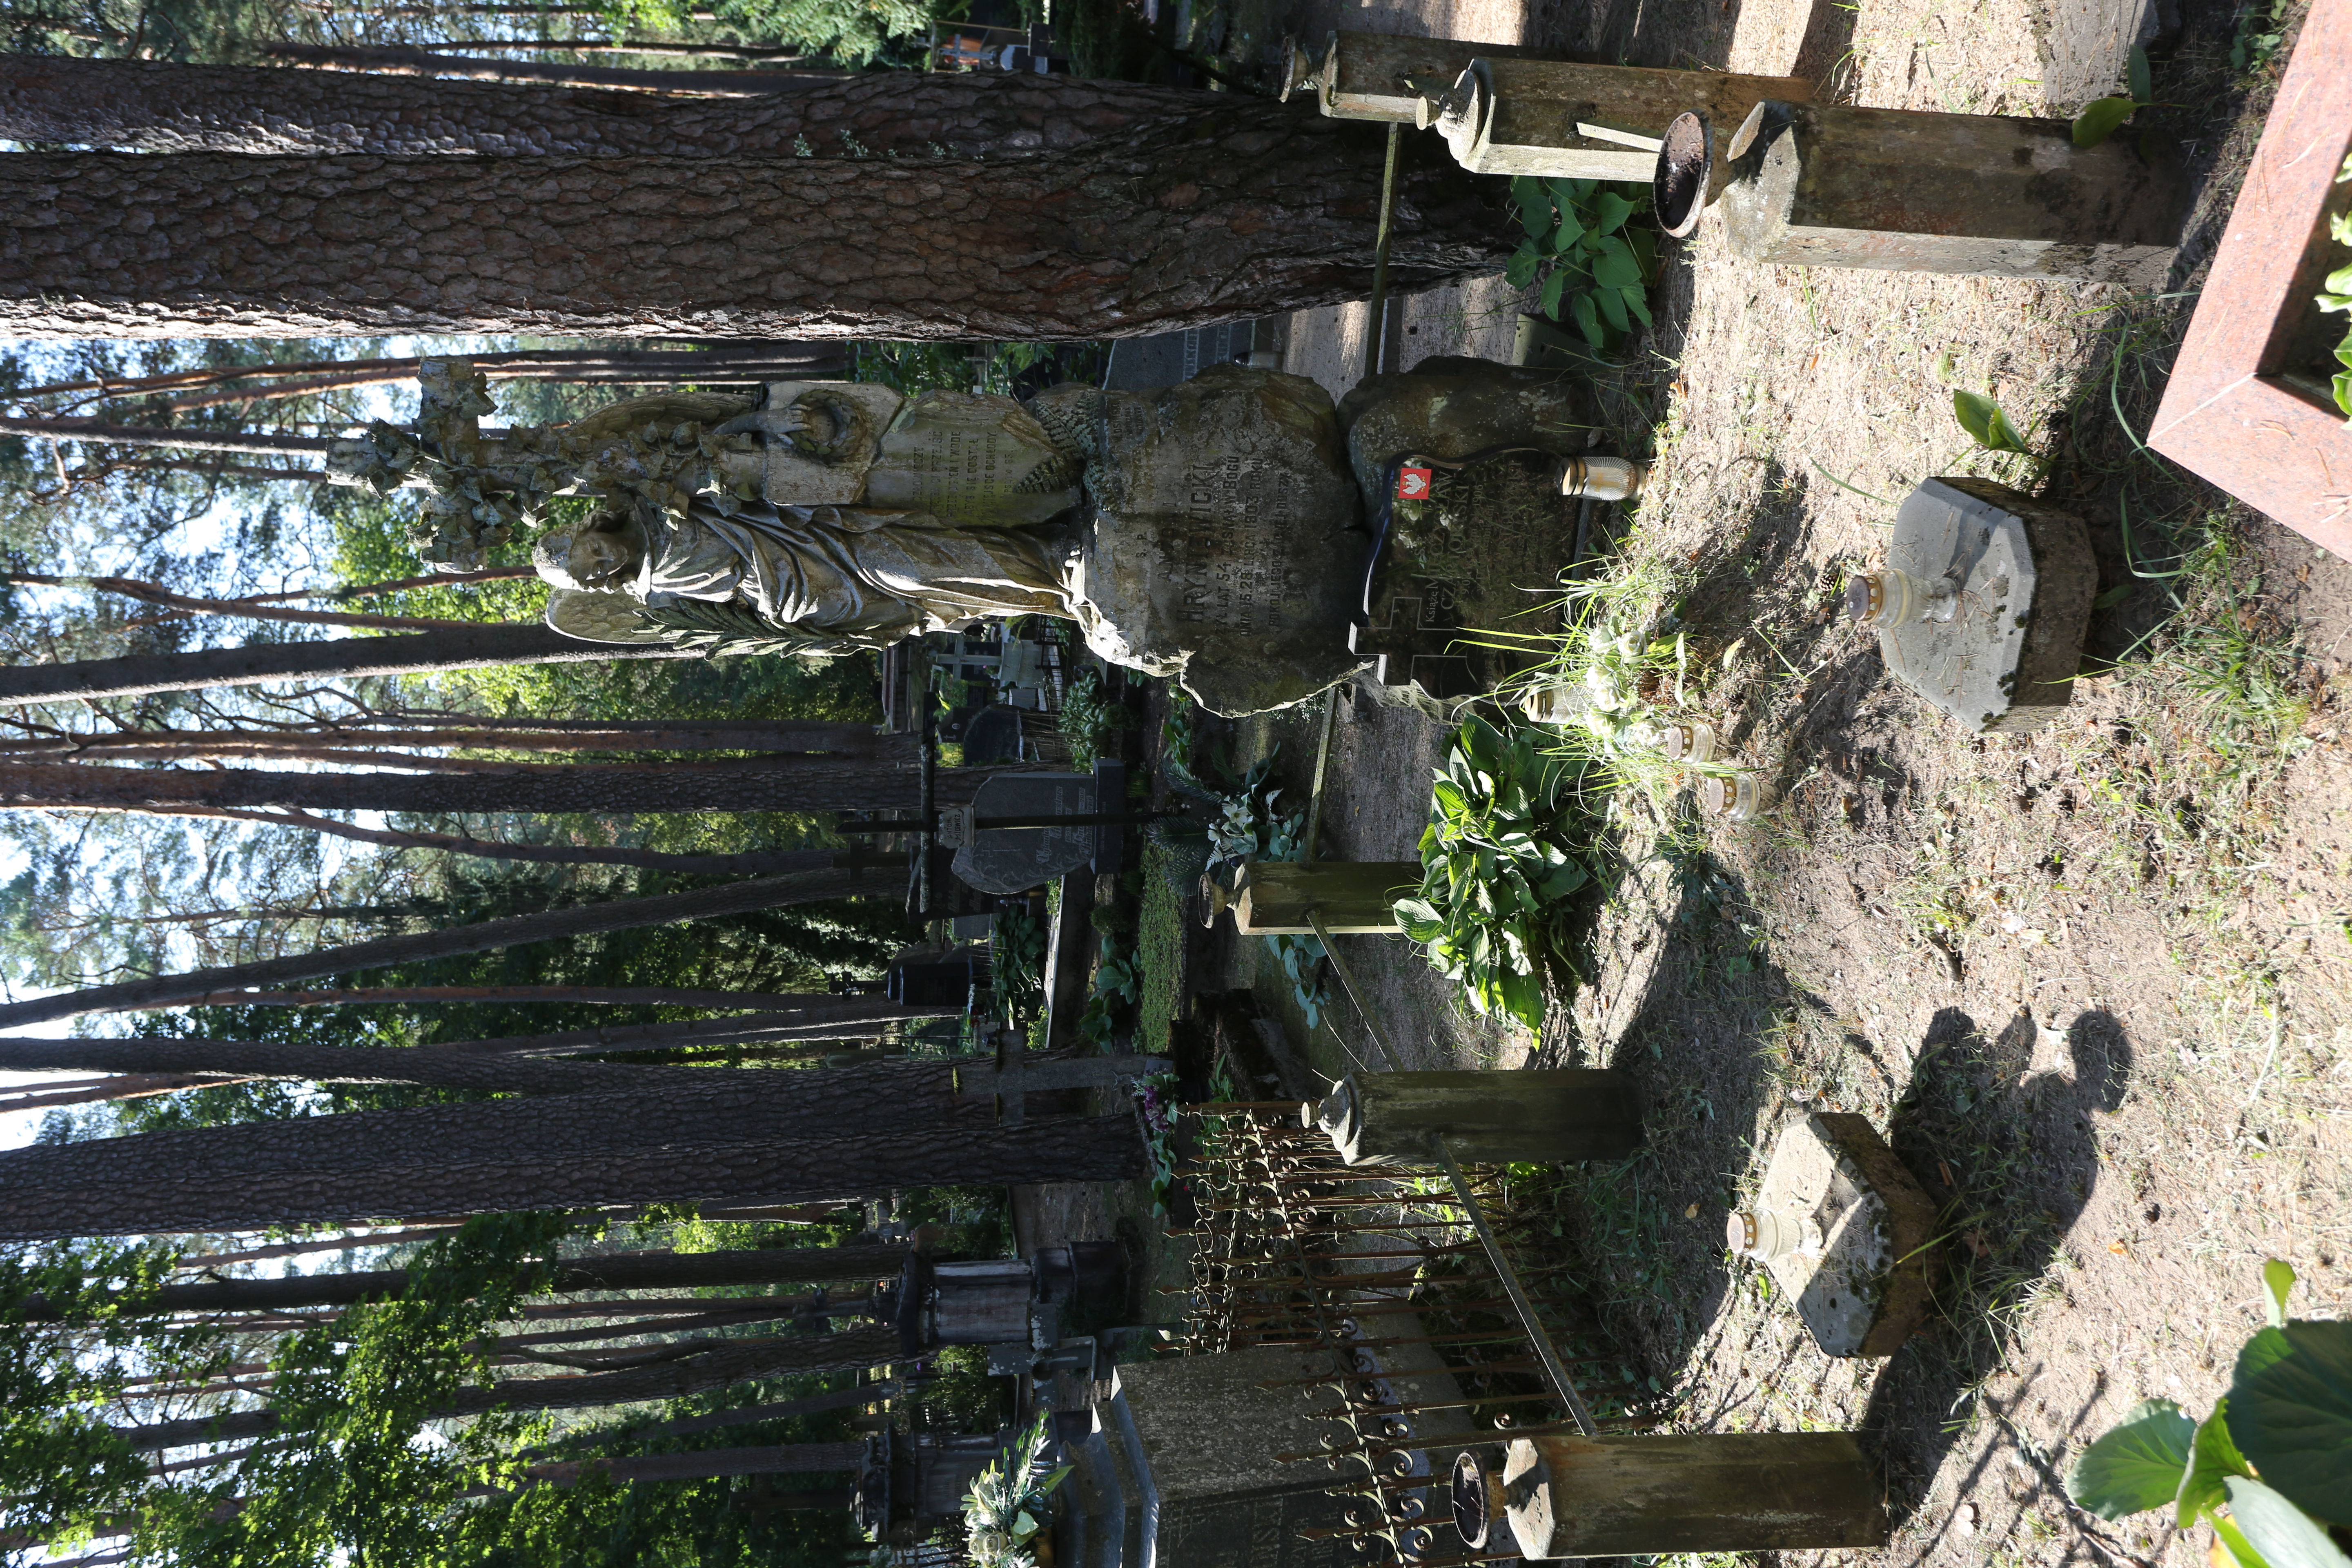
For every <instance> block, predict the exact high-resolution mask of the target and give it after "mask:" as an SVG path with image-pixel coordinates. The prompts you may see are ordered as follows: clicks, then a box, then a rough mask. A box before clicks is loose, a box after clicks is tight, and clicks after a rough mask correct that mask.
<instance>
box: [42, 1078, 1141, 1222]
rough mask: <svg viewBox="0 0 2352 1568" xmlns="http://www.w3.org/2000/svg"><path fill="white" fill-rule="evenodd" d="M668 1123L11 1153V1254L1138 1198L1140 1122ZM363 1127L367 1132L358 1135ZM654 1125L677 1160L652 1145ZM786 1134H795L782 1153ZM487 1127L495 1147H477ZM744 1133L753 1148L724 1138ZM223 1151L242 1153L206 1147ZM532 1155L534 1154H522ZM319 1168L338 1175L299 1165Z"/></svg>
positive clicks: (581, 1105) (636, 1119) (143, 1141)
mask: <svg viewBox="0 0 2352 1568" xmlns="http://www.w3.org/2000/svg"><path fill="white" fill-rule="evenodd" d="M730 1076H739V1077H746V1078H748V1077H751V1076H754V1075H753V1074H750V1073H743V1074H739V1075H730ZM771 1076H784V1075H782V1074H777V1075H771ZM808 1076H811V1077H822V1078H834V1077H848V1076H850V1074H848V1073H846V1072H845V1073H842V1074H833V1073H824V1074H810V1075H808ZM677 1098H678V1097H676V1096H667V1097H665V1102H666V1103H665V1104H664V1105H663V1106H662V1107H658V1108H657V1107H656V1105H655V1104H653V1103H651V1102H649V1101H648V1100H646V1099H645V1098H643V1097H634V1098H632V1097H611V1098H608V1097H604V1096H598V1095H577V1096H570V1095H567V1096H556V1097H553V1098H550V1099H547V1100H525V1101H512V1100H494V1101H490V1102H488V1103H485V1104H474V1105H457V1106H435V1107H431V1108H429V1109H425V1110H398V1111H361V1112H355V1113H352V1114H351V1115H346V1116H331V1117H319V1118H310V1119H305V1120H310V1121H318V1122H319V1123H320V1124H321V1125H322V1126H323V1125H327V1124H333V1123H342V1124H346V1125H345V1127H344V1130H343V1131H342V1133H341V1135H340V1137H341V1139H342V1140H344V1142H336V1141H334V1140H330V1141H329V1142H328V1144H327V1145H325V1146H322V1145H321V1144H320V1142H318V1141H317V1140H315V1139H310V1138H303V1137H299V1136H297V1137H289V1136H288V1135H287V1132H286V1124H282V1123H280V1124H261V1123H252V1124H247V1125H246V1126H240V1127H234V1128H203V1129H195V1130H191V1131H173V1132H146V1133H141V1134H139V1135H138V1136H136V1137H131V1138H111V1139H100V1140H98V1141H95V1142H89V1143H83V1144H58V1145H43V1146H39V1147H35V1148H29V1149H15V1150H9V1151H6V1152H0V1241H43V1240H50V1239H55V1238H60V1237H75V1236H134V1235H143V1234H148V1233H151V1232H157V1231H173V1230H205V1231H222V1230H253V1229H259V1228H262V1227H264V1226H273V1225H309V1224H318V1223H322V1222H330V1221H344V1222H352V1221H362V1220H367V1219H371V1218H375V1217H378V1216H381V1215H394V1214H450V1213H463V1214H499V1213H511V1212H514V1211H517V1210H524V1209H576V1208H607V1207H618V1206H621V1205H631V1204H653V1203H693V1204H705V1203H730V1202H732V1203H742V1202H754V1201H756V1202H773V1203H819V1202H824V1201H827V1200H834V1199H841V1198H849V1197H856V1196H859V1195H861V1194H868V1193H875V1192H887V1191H889V1190H891V1189H893V1188H898V1187H908V1186H940V1185H961V1186H1003V1185H1005V1184H1011V1183H1025V1182H1117V1181H1127V1180H1130V1179H1132V1178H1135V1177H1138V1176H1140V1175H1142V1174H1144V1173H1145V1171H1146V1168H1147V1163H1146V1160H1145V1155H1144V1150H1143V1143H1142V1140H1141V1138H1140V1136H1139V1134H1138V1132H1137V1130H1136V1121H1135V1118H1134V1117H1132V1116H1097V1117H1055V1118H1033V1119H1031V1120H1030V1121H1025V1122H1023V1123H1021V1124H1019V1125H1017V1126H998V1125H995V1124H994V1122H993V1120H992V1116H990V1115H989V1114H988V1113H987V1111H986V1109H985V1107H984V1106H983V1108H982V1116H981V1118H980V1120H979V1121H976V1122H975V1121H971V1120H969V1119H967V1118H965V1117H963V1116H961V1115H960V1114H953V1113H951V1114H950V1118H949V1119H946V1120H941V1119H937V1118H934V1119H932V1120H930V1121H927V1122H925V1123H924V1124H921V1125H918V1126H913V1127H900V1126H897V1125H895V1124H894V1121H895V1115H896V1112H895V1109H894V1108H893V1107H892V1106H890V1105H887V1104H875V1103H868V1104H866V1105H863V1106H860V1107H858V1108H856V1110H854V1111H839V1112H836V1118H837V1119H836V1120H835V1122H834V1123H833V1124H832V1125H831V1126H830V1127H828V1128H824V1129H820V1130H819V1132H818V1134H812V1133H810V1132H809V1131H808V1130H807V1128H806V1126H805V1124H804V1123H803V1122H801V1121H796V1120H795V1119H793V1118H792V1117H789V1116H783V1115H779V1114H774V1113H763V1112H768V1110H769V1108H766V1107H762V1106H761V1105H759V1104H757V1103H756V1097H739V1099H740V1098H751V1099H752V1100H754V1103H751V1104H748V1105H746V1104H741V1103H739V1104H737V1105H734V1106H719V1105H710V1106H708V1107H706V1108H704V1109H703V1110H702V1111H701V1112H700V1113H698V1114H697V1115H695V1116H690V1117H688V1116H682V1115H681V1114H680V1113H679V1112H678V1110H677V1107H676V1106H675V1105H674V1104H668V1103H667V1102H668V1101H674V1100H677ZM973 1098H974V1099H975V1100H977V1099H978V1098H979V1097H977V1096H975V1097H973ZM518 1110H520V1111H521V1112H522V1113H523V1114H522V1115H520V1116H517V1115H515V1114H514V1112H516V1111H518ZM558 1110H570V1111H582V1110H593V1112H594V1114H595V1117H596V1118H599V1119H601V1121H602V1123H603V1124H602V1125H577V1123H578V1122H580V1121H582V1120H583V1118H581V1117H578V1116H566V1115H562V1114H552V1115H551V1112H556V1111H558ZM363 1120H364V1121H367V1122H368V1125H366V1126H365V1127H356V1128H355V1127H352V1126H350V1125H349V1124H352V1123H357V1122H361V1121H363ZM656 1123H658V1124H659V1125H660V1126H661V1127H662V1128H663V1129H664V1133H663V1136H665V1137H667V1139H668V1140H669V1141H668V1142H660V1141H657V1140H656V1138H655V1137H654V1136H653V1135H652V1133H651V1131H650V1130H651V1128H652V1126H653V1125H655V1124H656ZM777 1127H782V1128H785V1129H787V1130H788V1131H787V1133H786V1135H785V1136H782V1137H781V1138H780V1137H778V1136H774V1135H772V1132H771V1131H769V1130H770V1129H773V1128H777ZM485 1129H488V1130H494V1131H495V1135H496V1139H497V1142H492V1143H489V1144H482V1143H478V1142H474V1141H473V1140H474V1139H475V1138H476V1136H477V1135H478V1131H479V1130H485ZM633 1130H635V1131H637V1132H638V1133H640V1134H641V1135H640V1136H635V1137H632V1136H630V1133H631V1132H632V1131H633ZM845 1130H846V1131H845ZM734 1131H743V1132H744V1137H743V1138H742V1139H740V1140H739V1141H732V1142H730V1141H728V1140H727V1134H728V1133H730V1132H734ZM823 1132H832V1133H835V1134H838V1135H837V1136H831V1137H827V1136H822V1135H820V1134H822V1133H823ZM215 1133H225V1134H238V1135H240V1136H239V1137H236V1138H215V1137H207V1136H206V1135H207V1134H215ZM522 1148H529V1149H530V1150H531V1151H534V1152H533V1153H532V1154H531V1155H530V1157H523V1156H520V1155H519V1154H518V1153H517V1152H516V1151H517V1150H519V1149H522ZM306 1153H309V1154H314V1155H316V1156H317V1157H318V1158H319V1159H320V1160H321V1161H324V1162H327V1163H320V1164H314V1165H306V1164H303V1163H301V1159H300V1156H301V1155H302V1154H306ZM369 1162H373V1163H369Z"/></svg>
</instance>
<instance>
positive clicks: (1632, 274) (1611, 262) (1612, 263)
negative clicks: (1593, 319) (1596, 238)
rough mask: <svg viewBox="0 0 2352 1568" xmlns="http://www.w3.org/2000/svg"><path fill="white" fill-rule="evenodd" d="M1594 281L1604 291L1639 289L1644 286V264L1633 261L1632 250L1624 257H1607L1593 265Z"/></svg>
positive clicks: (1614, 255)
mask: <svg viewBox="0 0 2352 1568" xmlns="http://www.w3.org/2000/svg"><path fill="white" fill-rule="evenodd" d="M1592 280H1593V281H1594V282H1595V283H1598V284H1599V285H1601V287H1602V288H1603V289H1638V288H1640V287H1641V286H1642V264H1641V263H1640V262H1638V261H1636V260H1634V259H1633V252H1632V251H1630V250H1629V251H1625V252H1624V253H1623V254H1622V255H1620V254H1614V253H1612V254H1610V255H1606V256H1603V257H1602V258H1601V259H1600V260H1598V261H1596V262H1594V263H1593V264H1592ZM1620 308H1621V309H1622V307H1620Z"/></svg>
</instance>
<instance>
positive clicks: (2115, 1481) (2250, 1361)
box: [2066, 1258, 2352, 1568]
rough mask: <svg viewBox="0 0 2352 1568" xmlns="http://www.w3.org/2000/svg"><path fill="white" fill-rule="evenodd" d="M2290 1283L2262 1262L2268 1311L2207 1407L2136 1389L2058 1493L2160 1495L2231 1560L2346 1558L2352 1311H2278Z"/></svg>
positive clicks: (2116, 1512)
mask: <svg viewBox="0 0 2352 1568" xmlns="http://www.w3.org/2000/svg"><path fill="white" fill-rule="evenodd" d="M2293 1287H2294V1269H2292V1268H2288V1267H2287V1266H2286V1265H2285V1264H2284V1263H2282V1262H2280V1261H2278V1260H2277V1259H2276V1258H2273V1259H2272V1260H2271V1261H2270V1262H2268V1263H2266V1264H2264V1265H2263V1293H2264V1295H2265V1297H2266V1298H2267V1299H2268V1307H2269V1312H2270V1323H2269V1325H2268V1326H2267V1327H2265V1328H2263V1329H2260V1330H2258V1331H2256V1332H2255V1334H2254V1337H2253V1338H2252V1339H2250V1340H2248V1341H2247V1342H2246V1343H2245V1346H2244V1348H2243V1349H2242V1350H2240V1351H2239V1352H2238V1364H2237V1369H2236V1372H2235V1374H2234V1375H2233V1377H2232V1379H2231V1384H2230V1393H2229V1395H2228V1397H2226V1398H2224V1399H2222V1400H2221V1402H2220V1403H2219V1404H2217V1405H2214V1406H2213V1414H2212V1415H2209V1416H2207V1417H2206V1418H2205V1419H2204V1420H2203V1421H2199V1420H2197V1419H2196V1418H2195V1417H2194V1416H2191V1415H2189V1414H2188V1413H2187V1412H2186V1411H2184V1410H2182V1409H2181V1408H2180V1406H2179V1405H2176V1404H2174V1403H2173V1402H2172V1401H2171V1400H2169V1399H2150V1400H2145V1401H2143V1402H2142V1403H2141V1404H2140V1405H2138V1406H2137V1408H2136V1409H2134V1410H2133V1411H2132V1413H2131V1414H2130V1415H2127V1416H2126V1417H2125V1419H2124V1422H2123V1425H2121V1426H2117V1427H2116V1429H2115V1430H2114V1431H2112V1432H2109V1433H2107V1434H2106V1435H2105V1436H2102V1437H2101V1438H2099V1439H2098V1440H2097V1441H2096V1442H2095V1443H2093V1444H2092V1445H2091V1446H2090V1447H2088V1448H2085V1449H2084V1451H2083V1457H2082V1458H2080V1459H2078V1460H2076V1461H2075V1463H2074V1469H2073V1470H2071V1471H2070V1472H2068V1474H2067V1477H2066V1495H2067V1496H2068V1497H2070V1498H2073V1499H2074V1501H2075V1502H2077V1503H2079V1504H2080V1505H2081V1506H2083V1507H2084V1508H2085V1509H2088V1510H2090V1511H2091V1512H2093V1513H2095V1514H2097V1515H2098V1516H2099V1517H2100V1518H2102V1519H2121V1518H2123V1517H2124V1516H2125V1515H2126V1514H2133V1513H2144V1512H2147V1510H2151V1509H2158V1508H2163V1507H2166V1506H2167V1505H2169V1506H2170V1507H2171V1509H2172V1510H2173V1521H2174V1522H2175V1523H2177V1524H2178V1525H2179V1527H2180V1528H2182V1529H2184V1530H2186V1529H2188V1528H2189V1527H2190V1526H2192V1525H2194V1524H2195V1523H2196V1522H2197V1521H2199V1520H2200V1519H2204V1520H2207V1521H2210V1523H2211V1524H2212V1526H2213V1533H2214V1535H2215V1536H2216V1537H2217V1538H2218V1539H2219V1541H2220V1542H2221V1546H2222V1548H2223V1549H2224V1550H2225V1551H2226V1552H2228V1554H2229V1556H2230V1557H2231V1558H2233V1559H2235V1561H2236V1562H2237V1563H2238V1565H2239V1568H2352V1558H2347V1556H2346V1555H2345V1554H2344V1552H2343V1551H2342V1549H2341V1548H2340V1547H2338V1546H2337V1545H2336V1542H2335V1541H2334V1540H2332V1539H2331V1538H2330V1536H2329V1531H2328V1527H2329V1526H2331V1525H2335V1526H2352V1323H2347V1322H2315V1321H2309V1320H2305V1319H2290V1318H2288V1317H2287V1315H2286V1297H2287V1291H2288V1290H2289V1289H2292V1288H2293ZM2215 1561H2216V1562H2220V1561H2221V1558H2220V1557H2219V1556H2218V1555H2217V1556H2216V1558H2215Z"/></svg>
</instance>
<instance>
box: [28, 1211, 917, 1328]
mask: <svg viewBox="0 0 2352 1568" xmlns="http://www.w3.org/2000/svg"><path fill="white" fill-rule="evenodd" d="M444 1234H446V1233H444ZM906 1262H907V1249H906V1248H905V1247H885V1246H866V1247H759V1248H756V1249H742V1250H736V1251H728V1252H622V1253H613V1254H610V1255H608V1256H605V1257H603V1258H566V1259H565V1260H564V1261H562V1262H561V1263H558V1264H556V1265H555V1266H554V1268H553V1269H552V1270H551V1275H550V1279H549V1282H548V1285H547V1289H549V1290H551V1291H552V1292H555V1293H557V1294H564V1293H568V1292H571V1291H574V1290H651V1289H704V1288H705V1287H715V1286H721V1285H825V1284H830V1283H833V1282H834V1281H835V1280H842V1279H886V1278H887V1277H889V1276H892V1275H895V1274H897V1273H898V1271H899V1270H900V1269H901V1268H904V1267H905V1266H906ZM405 1289H408V1270H406V1269H404V1268H376V1269H366V1270H362V1271H360V1272H357V1273H350V1274H293V1275H288V1276H286V1277H284V1278H282V1279H206V1280H201V1281H198V1282H196V1283H194V1284H187V1285H166V1286H163V1288H162V1289H159V1290H157V1291H156V1292H155V1293H154V1294H153V1295H152V1296H148V1297H142V1298H140V1299H139V1300H136V1301H135V1302H134V1301H133V1300H131V1299H130V1298H117V1299H115V1301H114V1303H113V1304H115V1305H117V1306H120V1307H121V1309H122V1310H126V1311H137V1312H142V1313H144V1312H284V1311H292V1310H297V1309H299V1308H305V1307H352V1306H357V1305H358V1304H359V1303H361V1302H362V1301H376V1300H389V1299H390V1298H392V1297H394V1296H397V1295H399V1294H400V1293H401V1292H402V1291H404V1290H405ZM712 1305H713V1306H714V1307H723V1306H724V1305H726V1303H725V1301H723V1300H714V1301H713V1302H712ZM626 1306H627V1303H626V1302H621V1301H616V1302H614V1308H615V1309H616V1310H618V1309H622V1308H625V1307H626ZM11 1310H14V1311H16V1312H18V1313H20V1314H21V1316H22V1318H23V1321H26V1322H28V1323H46V1322H54V1321H57V1314H56V1312H54V1311H53V1310H51V1309H50V1307H49V1304H48V1303H47V1301H45V1300H42V1299H41V1298H40V1297H38V1296H31V1297H27V1298H26V1299H25V1300H22V1301H20V1302H17V1303H15V1304H13V1305H12V1308H11Z"/></svg>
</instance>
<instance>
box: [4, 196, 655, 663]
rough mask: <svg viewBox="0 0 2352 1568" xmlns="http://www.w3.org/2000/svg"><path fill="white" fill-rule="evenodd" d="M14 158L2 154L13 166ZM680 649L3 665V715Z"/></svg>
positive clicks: (342, 646)
mask: <svg viewBox="0 0 2352 1568" xmlns="http://www.w3.org/2000/svg"><path fill="white" fill-rule="evenodd" d="M5 156H6V155H5V154H0V162H5ZM699 657H701V656H700V655H698V654H694V653H688V652H681V651H680V650H678V649H677V648H673V647H645V646H637V645H629V644H621V643H588V642H582V641H580V640H579V639H578V638H576V637H565V636H564V635H563V634H562V633H561V632H557V631H551V630H550V629H549V628H548V627H546V626H541V625H538V624H536V623H533V622H489V623H486V624H484V625H481V626H467V628H465V629H464V630H462V631H440V632H420V633H417V634H415V635H414V636H404V637H338V638H335V639H333V640H331V641H325V642H269V643H252V644H248V645H247V646H246V647H210V648H199V649H196V650H194V652H189V653H149V654H128V655H125V656H124V657H122V658H90V659H77V660H74V661H72V662H69V663H65V664H16V665H6V666H0V708H7V707H18V706H22V705H23V704H26V703H30V702H63V701H71V700H75V699H78V698H79V699H84V700H91V701H97V700H111V699H120V698H125V697H145V696H148V695H150V694H151V693H153V692H158V691H198V690H202V689H205V688H206V687H212V686H261V685H266V684H268V683H269V682H271V681H278V680H356V679H362V678H364V677H369V676H384V675H425V674H429V673H431V672H433V671H435V670H442V669H477V668H481V667H482V666H484V665H491V664H586V663H589V662H591V661H593V660H597V659H609V658H699Z"/></svg>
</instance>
